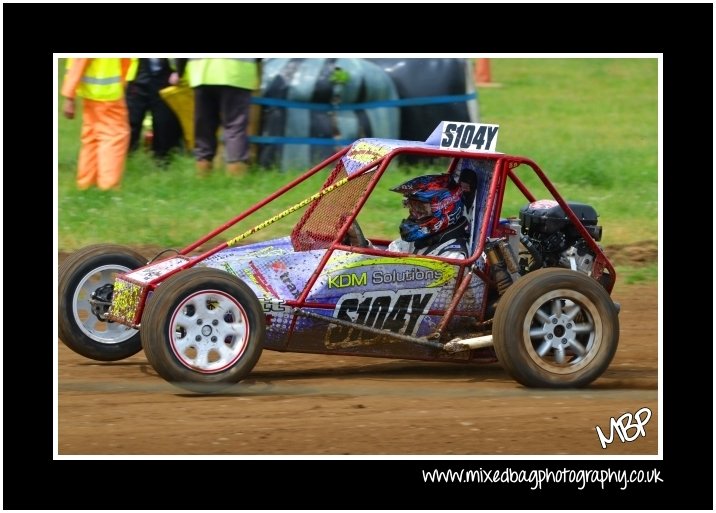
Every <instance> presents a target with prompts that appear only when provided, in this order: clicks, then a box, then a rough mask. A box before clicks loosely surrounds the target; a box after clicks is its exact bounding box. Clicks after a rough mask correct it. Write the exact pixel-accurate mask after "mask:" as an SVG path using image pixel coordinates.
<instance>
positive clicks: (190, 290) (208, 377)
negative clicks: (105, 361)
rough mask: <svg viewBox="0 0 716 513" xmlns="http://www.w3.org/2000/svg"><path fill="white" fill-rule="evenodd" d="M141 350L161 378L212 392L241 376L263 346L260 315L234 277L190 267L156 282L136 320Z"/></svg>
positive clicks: (254, 301) (255, 302)
mask: <svg viewBox="0 0 716 513" xmlns="http://www.w3.org/2000/svg"><path fill="white" fill-rule="evenodd" d="M140 330H141V333H142V340H143V342H144V353H145V355H146V357H147V360H148V361H149V363H150V364H151V365H152V367H153V368H154V370H155V371H157V373H158V374H159V375H160V376H161V377H162V378H164V379H165V380H167V381H169V382H170V383H173V384H175V385H177V386H179V387H182V388H185V389H187V390H192V391H195V392H204V393H208V392H215V391H218V390H221V389H222V388H226V387H228V386H231V385H232V384H234V383H237V382H239V381H240V380H241V379H243V378H245V377H246V376H247V375H248V374H249V372H251V370H252V369H253V368H254V366H255V365H256V362H257V361H258V359H259V356H260V355H261V352H262V349H263V339H264V334H265V331H266V328H265V317H264V314H263V311H262V309H261V305H260V304H259V301H258V299H257V298H256V296H255V295H254V293H253V292H252V291H251V289H250V288H249V287H248V286H247V285H246V284H245V283H243V282H242V281H240V280H239V279H238V278H236V277H234V276H232V275H230V274H228V273H226V272H224V271H220V270H218V269H211V268H207V267H194V268H192V269H187V270H186V271H183V272H180V273H178V274H176V275H174V276H172V277H171V278H169V279H167V280H166V281H165V282H163V283H162V284H160V285H159V286H158V287H157V289H156V290H155V291H154V293H153V294H152V295H151V297H150V298H149V300H148V301H147V305H146V307H145V309H144V314H143V316H142V324H141V328H140Z"/></svg>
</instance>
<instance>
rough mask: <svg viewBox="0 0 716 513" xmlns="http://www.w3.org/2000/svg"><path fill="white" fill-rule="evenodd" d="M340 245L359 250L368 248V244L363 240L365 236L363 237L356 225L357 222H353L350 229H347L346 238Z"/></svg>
mask: <svg viewBox="0 0 716 513" xmlns="http://www.w3.org/2000/svg"><path fill="white" fill-rule="evenodd" d="M342 243H343V244H345V245H347V246H358V247H361V248H367V247H369V246H370V242H369V241H368V239H366V238H365V235H363V230H361V228H360V226H359V225H358V221H353V223H352V224H351V226H350V228H348V231H347V232H346V236H345V237H343V241H342Z"/></svg>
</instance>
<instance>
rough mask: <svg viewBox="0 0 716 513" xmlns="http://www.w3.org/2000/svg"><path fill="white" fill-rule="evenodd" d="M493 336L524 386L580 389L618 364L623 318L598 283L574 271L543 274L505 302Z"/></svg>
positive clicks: (518, 285)
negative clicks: (616, 360)
mask: <svg viewBox="0 0 716 513" xmlns="http://www.w3.org/2000/svg"><path fill="white" fill-rule="evenodd" d="M492 336H493V342H494V345H495V352H496V353H497V358H498V359H499V361H500V363H501V364H502V366H503V367H504V369H505V370H506V371H507V373H508V374H510V375H511V376H512V377H513V378H514V379H515V380H516V381H518V382H519V383H521V384H523V385H525V386H529V387H545V388H567V387H581V386H585V385H587V384H589V383H591V382H592V381H594V380H595V379H597V378H598V377H599V376H601V375H602V373H603V372H604V371H605V370H606V369H607V367H608V366H609V364H610V363H611V361H612V358H614V353H615V352H616V350H617V345H618V343H619V317H618V312H617V309H616V307H615V305H614V303H613V301H612V300H611V298H610V297H609V294H608V293H607V291H606V290H605V289H604V288H603V287H602V286H601V285H600V284H599V283H597V281H595V280H594V279H592V278H590V277H589V276H587V275H585V274H582V273H579V272H577V271H572V270H569V269H560V268H549V269H539V270H537V271H534V272H532V273H529V274H528V275H526V276H524V277H523V278H520V279H519V280H517V281H516V282H515V283H514V284H513V285H512V286H511V287H510V288H508V289H507V291H506V292H505V294H504V295H503V296H502V298H500V302H499V303H498V305H497V311H496V313H495V318H494V320H493V327H492Z"/></svg>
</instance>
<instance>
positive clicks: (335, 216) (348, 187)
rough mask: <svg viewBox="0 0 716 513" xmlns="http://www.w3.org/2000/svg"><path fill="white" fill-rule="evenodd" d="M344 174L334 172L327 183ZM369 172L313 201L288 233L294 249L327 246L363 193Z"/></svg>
mask: <svg viewBox="0 0 716 513" xmlns="http://www.w3.org/2000/svg"><path fill="white" fill-rule="evenodd" d="M344 176H345V173H344V172H340V173H334V175H333V176H331V178H332V179H329V180H328V181H327V182H326V186H327V185H330V184H331V183H334V182H336V181H337V180H340V179H341V178H343V177H344ZM372 176H373V174H372V173H365V174H363V175H361V176H359V177H357V178H354V179H352V180H351V181H349V182H348V183H346V184H345V185H342V186H340V187H338V188H337V189H335V190H333V191H331V192H329V193H328V194H326V195H325V196H323V197H322V198H319V199H318V200H316V201H315V202H313V204H312V205H311V206H310V207H309V208H308V210H307V211H306V213H305V214H304V216H303V218H302V219H301V220H300V221H299V222H298V224H297V225H296V227H295V228H294V229H293V231H292V233H291V242H292V243H293V248H294V249H295V250H296V251H308V250H312V249H325V248H328V247H329V246H330V245H331V243H332V242H333V241H334V240H335V238H336V235H337V234H338V231H339V230H340V229H341V228H342V227H343V224H344V223H345V221H346V218H347V217H348V216H349V215H350V214H351V213H352V212H353V210H354V209H355V206H356V205H357V203H358V201H359V199H360V198H361V197H362V196H363V194H365V191H366V187H367V186H368V182H370V179H371V177H372Z"/></svg>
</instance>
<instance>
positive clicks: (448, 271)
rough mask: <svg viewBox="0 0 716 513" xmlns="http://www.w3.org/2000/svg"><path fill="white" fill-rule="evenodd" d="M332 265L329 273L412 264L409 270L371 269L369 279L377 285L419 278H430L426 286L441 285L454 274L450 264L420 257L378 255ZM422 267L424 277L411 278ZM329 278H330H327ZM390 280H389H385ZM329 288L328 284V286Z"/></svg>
mask: <svg viewBox="0 0 716 513" xmlns="http://www.w3.org/2000/svg"><path fill="white" fill-rule="evenodd" d="M332 264H333V267H332V268H331V269H327V272H328V273H329V275H330V274H332V273H335V272H337V271H345V270H348V269H355V268H356V267H368V266H378V265H380V266H397V265H404V266H412V267H414V269H409V270H405V271H403V270H395V271H384V270H379V271H373V272H372V274H373V276H371V281H372V283H373V284H375V285H378V284H382V283H400V282H404V281H410V280H411V279H415V280H421V279H428V280H429V279H432V280H433V281H431V282H430V283H428V284H427V285H426V286H427V287H430V288H432V287H440V286H442V285H445V284H446V283H448V282H449V281H450V280H451V279H452V278H453V277H454V276H455V268H454V267H453V266H452V265H450V264H446V263H444V262H438V261H437V260H430V259H428V258H420V257H399V258H394V257H378V258H370V259H363V260H356V261H352V262H345V263H344V262H332ZM420 269H422V271H423V272H424V273H425V274H426V276H425V277H424V278H413V276H415V275H416V274H415V273H416V272H417V270H420ZM428 273H430V276H431V277H428ZM329 279H330V278H329ZM375 280H382V281H380V283H378V282H376V281H375ZM387 280H390V281H387ZM329 288H330V286H329Z"/></svg>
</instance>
